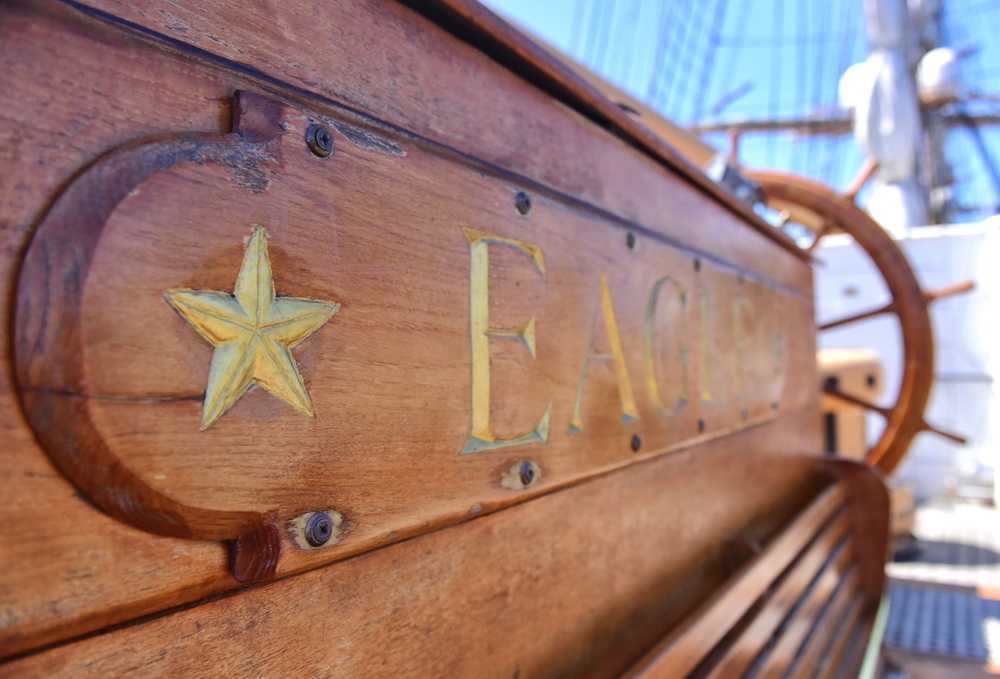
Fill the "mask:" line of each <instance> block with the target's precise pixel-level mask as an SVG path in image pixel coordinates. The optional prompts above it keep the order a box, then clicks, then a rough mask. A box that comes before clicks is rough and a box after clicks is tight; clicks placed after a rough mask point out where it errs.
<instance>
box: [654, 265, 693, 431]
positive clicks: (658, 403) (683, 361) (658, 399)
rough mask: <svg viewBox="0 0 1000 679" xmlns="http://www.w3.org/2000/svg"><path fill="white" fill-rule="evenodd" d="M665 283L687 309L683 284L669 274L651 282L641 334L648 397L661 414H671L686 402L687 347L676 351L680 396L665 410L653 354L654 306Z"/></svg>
mask: <svg viewBox="0 0 1000 679" xmlns="http://www.w3.org/2000/svg"><path fill="white" fill-rule="evenodd" d="M667 283H670V284H672V285H673V286H674V288H676V290H677V295H678V297H679V298H680V304H681V310H682V311H685V310H687V290H685V289H684V286H682V285H681V284H680V283H678V282H677V281H675V280H672V279H671V278H670V277H669V276H664V277H663V278H661V279H659V280H658V281H656V283H654V284H653V287H652V289H651V290H650V291H649V299H648V300H647V301H646V318H645V324H644V325H645V327H644V333H643V335H644V339H645V347H644V348H645V364H646V386H647V387H648V389H649V397H650V399H651V400H652V401H653V406H654V407H655V408H656V410H657V412H659V413H660V414H662V415H667V416H673V415H678V414H680V412H681V411H682V410H684V406H686V405H687V402H688V349H687V347H681V348H680V350H679V352H678V354H679V358H680V367H681V372H680V396H678V398H677V405H676V406H674V408H673V410H667V408H666V406H664V405H663V397H662V395H661V394H660V383H659V379H658V373H657V370H656V355H655V349H656V329H655V321H656V307H657V303H658V302H659V299H660V290H661V289H662V288H663V286H664V285H666V284H667Z"/></svg>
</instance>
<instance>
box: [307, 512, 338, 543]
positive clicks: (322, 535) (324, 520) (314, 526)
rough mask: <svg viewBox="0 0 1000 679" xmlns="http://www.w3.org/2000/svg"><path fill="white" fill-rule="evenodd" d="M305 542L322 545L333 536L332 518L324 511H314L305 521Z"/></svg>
mask: <svg viewBox="0 0 1000 679" xmlns="http://www.w3.org/2000/svg"><path fill="white" fill-rule="evenodd" d="M305 534H306V542H308V543H309V544H310V545H312V546H313V547H322V546H323V545H325V544H326V543H327V542H329V541H330V538H331V537H333V519H331V518H330V515H329V514H327V513H326V512H316V513H315V514H313V515H312V516H310V517H309V520H308V521H306V529H305Z"/></svg>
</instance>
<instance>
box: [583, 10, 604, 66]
mask: <svg viewBox="0 0 1000 679" xmlns="http://www.w3.org/2000/svg"><path fill="white" fill-rule="evenodd" d="M600 5H601V3H600V0H598V1H597V2H595V3H594V4H593V5H591V6H590V11H589V12H587V41H586V43H585V45H584V48H583V59H582V61H583V63H584V64H585V65H587V66H591V67H593V60H592V58H591V57H592V55H593V53H594V40H595V39H596V37H597V24H598V17H597V16H596V15H597V14H599V13H600V11H601V6H600Z"/></svg>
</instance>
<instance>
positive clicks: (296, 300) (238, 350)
mask: <svg viewBox="0 0 1000 679" xmlns="http://www.w3.org/2000/svg"><path fill="white" fill-rule="evenodd" d="M163 296H164V297H165V298H166V300H167V303H169V304H170V306H172V307H173V308H174V309H175V310H176V311H177V313H179V314H180V315H181V317H182V318H184V320H186V321H187V322H188V323H190V324H191V327H193V328H194V329H195V330H197V331H198V334H200V335H201V336H202V337H204V338H205V339H206V340H208V342H209V343H210V344H211V345H212V346H213V347H215V351H214V352H212V362H211V364H210V365H209V369H208V386H207V388H206V390H205V403H204V405H203V406H202V409H201V429H202V431H204V430H205V429H208V428H209V427H210V426H212V423H214V422H215V421H216V420H218V419H219V418H220V417H222V415H223V414H225V412H226V411H227V410H229V409H230V408H231V407H232V406H233V404H235V403H236V401H238V400H239V399H240V397H241V396H242V395H243V394H245V393H246V392H247V391H248V390H249V389H250V388H251V387H253V385H255V384H259V385H260V386H262V387H264V389H266V390H267V391H269V392H270V393H271V394H273V395H274V396H277V397H278V398H280V399H281V400H282V401H284V402H285V403H287V404H288V405H290V406H292V407H293V408H295V409H296V410H298V411H299V412H300V413H302V414H303V415H308V416H309V417H313V416H314V411H313V406H312V401H311V400H310V399H309V394H308V392H307V391H306V385H305V384H304V383H303V381H302V375H301V374H300V373H299V367H298V365H297V364H296V362H295V358H294V357H293V356H292V352H291V349H292V348H293V347H295V346H296V345H297V344H298V343H299V342H301V341H302V340H304V339H305V338H306V337H308V336H309V335H311V334H312V333H314V332H315V331H316V330H318V329H319V328H320V327H322V326H323V324H324V323H326V322H327V321H328V320H330V317H331V316H333V315H334V314H335V313H337V310H338V309H340V305H339V304H335V303H333V302H323V301H320V300H317V299H308V298H304V297H277V296H275V293H274V280H273V278H272V277H271V259H270V258H269V257H268V254H267V236H266V235H265V233H264V228H263V227H262V226H259V225H255V226H254V230H253V236H251V238H250V243H249V244H248V245H247V249H246V253H245V254H244V255H243V264H241V265H240V272H239V274H237V276H236V287H235V289H234V290H233V292H232V294H230V293H228V292H216V291H212V290H188V289H180V288H177V289H172V290H167V291H165V292H164V293H163Z"/></svg>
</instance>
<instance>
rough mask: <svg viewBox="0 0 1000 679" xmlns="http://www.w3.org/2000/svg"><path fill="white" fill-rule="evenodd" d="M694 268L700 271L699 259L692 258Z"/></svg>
mask: <svg viewBox="0 0 1000 679" xmlns="http://www.w3.org/2000/svg"><path fill="white" fill-rule="evenodd" d="M694 270H695V271H701V260H700V259H695V260H694Z"/></svg>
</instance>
